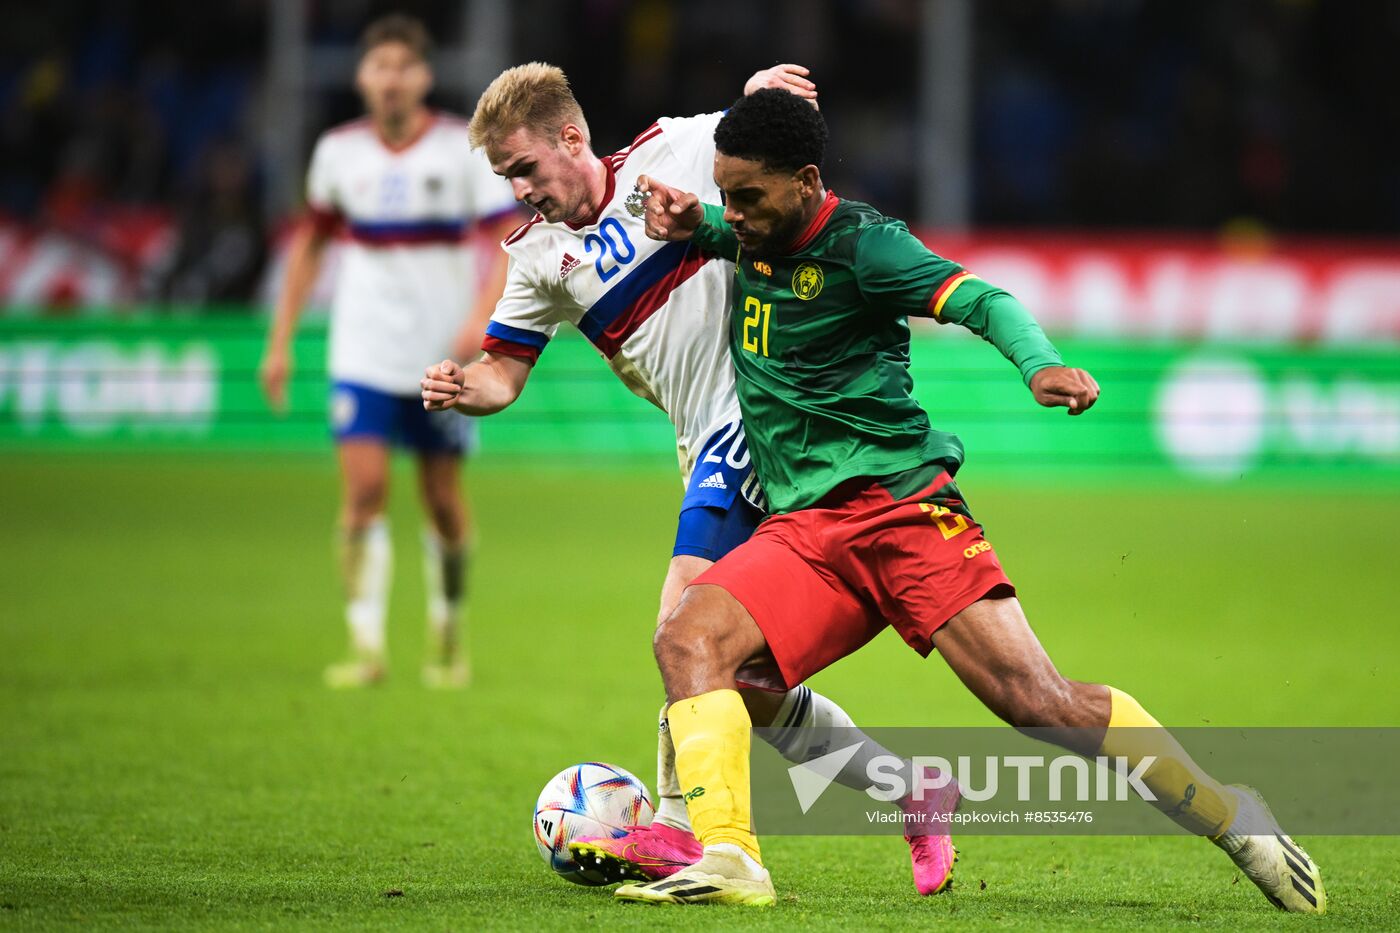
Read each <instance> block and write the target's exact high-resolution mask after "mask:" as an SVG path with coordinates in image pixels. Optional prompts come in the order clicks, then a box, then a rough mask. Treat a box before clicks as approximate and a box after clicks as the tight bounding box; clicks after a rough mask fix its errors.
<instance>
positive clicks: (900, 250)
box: [693, 194, 1061, 512]
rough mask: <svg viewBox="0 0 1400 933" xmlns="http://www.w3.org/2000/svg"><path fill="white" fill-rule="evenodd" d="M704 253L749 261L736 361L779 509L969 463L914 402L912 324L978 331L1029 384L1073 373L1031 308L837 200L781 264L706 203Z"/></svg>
mask: <svg viewBox="0 0 1400 933" xmlns="http://www.w3.org/2000/svg"><path fill="white" fill-rule="evenodd" d="M693 242H695V243H696V244H697V245H698V246H700V247H701V248H702V249H705V250H709V251H712V252H715V253H718V254H720V255H722V256H724V257H726V258H733V259H734V260H735V262H736V268H735V282H734V290H733V295H734V298H733V309H732V313H731V316H730V325H729V327H730V354H731V356H732V358H733V362H734V370H735V377H736V379H735V382H736V387H737V390H738V395H739V407H740V409H741V410H742V412H743V416H744V427H745V433H746V435H747V437H748V444H749V450H750V452H751V455H752V457H753V463H754V468H755V469H756V470H757V472H758V478H759V480H760V481H761V482H762V483H763V487H764V491H765V493H766V494H767V496H768V500H769V504H770V507H771V509H772V510H773V511H774V512H791V511H794V510H797V509H802V508H807V507H810V506H811V505H813V504H815V503H816V502H817V501H818V500H819V499H821V498H822V496H824V495H825V494H826V493H828V492H829V491H830V490H831V489H832V488H833V487H835V486H836V485H837V484H839V483H841V482H843V481H844V480H847V479H852V478H855V477H873V478H874V477H891V476H893V475H895V474H898V473H902V472H904V471H907V470H911V469H914V468H916V467H920V466H922V465H924V464H927V463H931V462H933V461H941V462H944V463H946V464H948V466H949V467H950V468H951V469H956V467H957V466H958V465H959V464H961V462H962V458H963V447H962V442H961V441H960V440H958V438H957V436H956V435H953V434H949V433H947V432H944V431H936V430H934V429H933V427H932V425H931V424H930V423H929V418H928V415H927V414H925V412H924V410H923V409H922V408H921V407H920V406H919V404H918V402H916V401H914V399H913V397H912V395H911V394H910V393H911V390H912V389H913V379H912V378H911V377H910V375H909V321H908V319H909V317H910V316H931V317H935V318H937V319H939V320H942V321H951V322H954V323H964V324H968V325H969V326H970V327H971V329H973V330H975V331H977V332H979V333H983V334H984V336H988V339H991V340H992V342H994V343H996V344H997V346H998V348H999V349H1001V350H1002V352H1003V353H1004V354H1007V355H1008V356H1009V357H1010V358H1012V359H1013V361H1014V362H1016V363H1017V365H1018V366H1019V367H1020V368H1021V372H1022V374H1023V376H1024V378H1025V379H1026V381H1027V383H1029V380H1030V377H1031V376H1032V375H1034V373H1035V372H1036V371H1038V370H1040V369H1043V368H1045V367H1046V366H1057V365H1061V363H1060V358H1059V355H1058V354H1057V353H1056V352H1055V350H1054V347H1053V346H1051V345H1050V344H1049V341H1048V340H1046V339H1045V336H1044V334H1043V333H1042V332H1041V331H1040V328H1039V326H1038V325H1036V324H1035V322H1034V320H1032V319H1030V316H1029V314H1027V313H1025V311H1024V309H1023V308H1021V306H1020V304H1019V303H1018V302H1015V300H1014V299H1012V298H1011V297H1010V296H1009V295H1007V294H1006V293H1005V292H1003V291H1001V290H999V289H996V288H993V287H992V286H990V285H988V284H986V283H985V282H982V281H981V280H980V279H977V278H976V277H975V276H973V275H971V274H970V273H968V272H967V271H966V270H964V269H963V268H962V267H961V266H959V265H958V264H957V263H954V262H951V261H949V260H947V259H943V258H942V257H940V256H937V255H935V254H933V253H932V252H930V251H929V250H928V248H927V247H925V246H924V245H923V243H921V242H920V241H919V240H918V239H916V238H915V237H914V235H913V234H911V233H910V232H909V228H908V227H906V226H905V225H904V223H903V222H902V221H898V220H894V219H892V218H889V217H885V216H883V215H881V214H880V213H879V212H878V211H876V210H875V209H874V208H872V207H870V206H869V205H868V204H862V203H860V202H858V201H843V200H840V199H838V198H837V197H836V196H835V195H832V194H828V195H827V199H826V201H825V202H824V203H823V205H822V208H821V212H820V213H819V214H818V215H817V217H816V218H815V220H814V221H813V223H812V225H811V226H810V227H809V228H808V230H807V231H806V232H805V233H804V234H803V235H802V236H801V237H799V238H798V240H797V241H796V242H795V243H794V244H793V246H792V247H791V248H790V249H789V252H788V253H787V254H786V255H780V256H779V255H774V256H769V255H764V256H759V255H750V254H747V253H742V252H741V251H740V248H739V242H738V240H737V239H736V238H735V237H734V234H733V231H732V230H730V228H729V227H728V225H727V224H725V223H724V221H723V209H722V208H720V207H716V206H714V205H705V221H704V223H703V224H702V225H701V227H700V228H699V229H698V230H697V231H696V232H695V235H694V237H693ZM999 299H1004V301H1002V306H1003V307H1002V309H1001V310H1002V311H1003V312H1005V313H1002V314H1000V315H999V316H998V319H999V320H1000V322H1001V324H1002V326H1001V327H1000V332H999V333H997V334H995V335H991V336H989V335H987V334H986V333H985V330H986V328H983V329H979V327H978V322H979V321H980V322H982V323H985V322H986V321H988V320H990V319H991V318H992V317H993V316H994V315H992V314H990V313H989V312H991V311H992V310H993V309H994V305H996V303H997V302H998V300H999ZM1006 302H1010V304H1011V305H1014V308H1011V309H1010V311H1009V312H1007V305H1006ZM1018 309H1019V312H1018ZM979 315H980V317H979ZM1008 315H1009V317H1010V318H1011V320H1010V321H1009V323H1010V328H1009V329H1008V327H1007V326H1006V325H1007V324H1008ZM1026 322H1029V325H1030V330H1028V329H1027V328H1026V326H1025V325H1026ZM1008 341H1010V343H1011V344H1012V345H1013V346H1011V347H1010V348H1008V346H1004V345H1003V344H1005V343H1007V342H1008Z"/></svg>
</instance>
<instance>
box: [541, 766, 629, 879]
mask: <svg viewBox="0 0 1400 933" xmlns="http://www.w3.org/2000/svg"><path fill="white" fill-rule="evenodd" d="M652 812H653V810H652V805H651V796H650V795H649V794H648V793H647V789H646V785H645V784H643V783H642V782H641V781H639V780H637V778H636V777H634V776H633V775H632V774H631V773H630V772H628V771H626V770H624V769H622V768H619V767H618V766H617V765H608V764H603V763H602V762H598V761H586V762H584V763H583V764H579V765H572V766H571V767H568V768H565V769H564V770H563V771H560V772H559V773H558V774H556V775H555V776H554V777H553V778H552V779H551V780H550V782H549V783H548V784H546V785H545V786H544V790H542V791H540V799H539V800H538V801H537V802H536V803H535V845H537V846H539V850H540V857H541V858H543V859H544V860H545V863H546V864H547V865H549V867H550V868H552V869H554V871H555V872H556V873H557V874H558V875H560V876H561V877H563V878H567V879H568V880H569V881H572V882H573V883H574V884H592V885H597V884H607V883H608V882H607V880H606V879H605V878H603V876H602V875H600V874H598V873H597V872H595V871H593V870H592V869H587V868H584V867H583V866H581V865H579V864H578V863H577V862H575V861H574V859H573V856H571V855H570V854H569V843H570V842H572V841H573V840H575V839H578V838H580V837H582V836H610V837H612V838H617V837H618V836H621V835H622V834H623V833H624V832H626V830H625V829H624V827H627V826H645V825H647V824H649V823H650V822H651V817H652Z"/></svg>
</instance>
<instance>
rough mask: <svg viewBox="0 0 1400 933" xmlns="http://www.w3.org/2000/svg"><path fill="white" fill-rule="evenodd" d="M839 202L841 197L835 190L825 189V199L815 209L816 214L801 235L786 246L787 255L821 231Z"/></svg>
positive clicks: (798, 249) (803, 246)
mask: <svg viewBox="0 0 1400 933" xmlns="http://www.w3.org/2000/svg"><path fill="white" fill-rule="evenodd" d="M840 203H841V199H840V198H838V197H837V196H836V192H835V191H827V193H826V200H824V201H822V206H821V208H820V209H819V210H818V211H817V216H815V217H813V218H812V222H811V223H810V224H808V225H807V229H806V230H803V231H802V235H801V236H799V237H798V238H797V239H796V240H794V241H793V243H792V245H791V246H789V247H788V248H787V253H788V254H789V255H791V254H792V253H796V252H798V251H800V250H802V249H803V248H805V247H806V246H807V244H808V243H810V242H812V240H813V239H815V238H816V236H817V234H818V233H821V232H822V228H823V227H825V226H826V222H827V221H828V220H830V219H831V214H832V212H833V211H835V210H836V205H838V204H840Z"/></svg>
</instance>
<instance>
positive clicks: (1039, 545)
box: [0, 455, 1400, 931]
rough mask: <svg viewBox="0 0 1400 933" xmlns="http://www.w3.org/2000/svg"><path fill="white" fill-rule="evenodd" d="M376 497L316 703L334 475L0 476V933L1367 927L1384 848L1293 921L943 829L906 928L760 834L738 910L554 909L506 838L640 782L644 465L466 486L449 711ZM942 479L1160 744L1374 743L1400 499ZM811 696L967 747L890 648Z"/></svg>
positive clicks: (790, 843)
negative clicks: (465, 660) (564, 801)
mask: <svg viewBox="0 0 1400 933" xmlns="http://www.w3.org/2000/svg"><path fill="white" fill-rule="evenodd" d="M395 479H396V486H397V488H396V490H395V492H396V495H395V497H394V498H395V502H394V506H393V511H392V514H393V523H394V524H393V535H394V539H395V542H396V562H397V572H396V574H397V575H396V579H397V582H398V585H397V587H396V589H395V595H394V600H393V621H392V623H391V630H390V643H391V654H392V657H391V662H392V677H391V680H390V682H389V683H388V684H386V685H385V686H384V687H383V688H381V689H376V690H373V691H369V692H360V693H331V692H328V691H327V690H325V689H323V688H322V687H321V685H320V681H319V675H320V670H321V667H322V666H323V665H324V664H325V663H326V662H327V661H329V660H331V659H332V658H334V657H335V656H336V655H337V654H338V653H339V651H340V650H341V648H342V632H341V626H340V622H339V613H338V596H337V586H336V581H335V570H334V567H335V565H334V557H333V548H332V536H331V532H330V529H331V525H332V521H333V515H334V509H335V497H336V489H335V477H334V472H333V469H332V467H331V464H330V463H329V460H328V459H327V458H315V457H301V458H296V457H286V458H281V459H274V460H271V461H266V460H261V461H260V460H257V459H254V458H252V457H242V458H225V459H215V458H205V459H198V458H194V457H189V458H183V459H182V458H177V457H164V458H161V457H151V458H146V459H142V458H136V457H128V458H116V459H115V460H114V459H113V458H111V457H106V458H102V459H101V460H99V459H98V458H96V457H81V458H80V457H77V456H68V457H41V456H37V455H36V456H27V455H26V456H15V455H10V456H7V457H6V458H5V459H3V460H0V489H3V493H0V501H3V510H2V514H0V524H2V525H3V532H0V568H3V571H0V579H2V580H3V582H0V615H3V620H2V621H0V709H3V716H2V717H0V928H5V929H68V928H72V929H76V928H79V927H82V928H104V929H154V928H163V929H174V930H202V929H250V930H251V929H271V928H276V929H300V930H348V929H373V930H392V929H413V930H434V931H442V930H457V931H467V930H473V929H478V928H483V927H487V928H527V929H534V930H544V929H588V928H594V927H605V926H606V927H616V928H644V927H666V928H671V927H686V928H689V927H725V928H730V927H749V926H752V927H765V928H774V929H791V928H795V927H799V926H800V927H804V928H808V929H827V928H841V929H846V930H859V929H875V928H907V927H912V926H914V925H916V924H917V925H935V924H956V925H957V928H958V929H984V928H995V927H1033V928H1046V929H1063V930H1077V929H1083V928H1086V927H1104V928H1121V929H1152V928H1159V927H1164V926H1169V925H1178V924H1180V925H1185V926H1191V927H1196V928H1201V929H1229V930H1243V929H1254V928H1261V929H1262V928H1269V929H1273V928H1280V927H1287V928H1294V929H1301V928H1302V925H1303V924H1307V925H1309V928H1310V929H1313V928H1315V929H1322V928H1324V927H1325V928H1329V929H1330V928H1342V927H1368V928H1381V927H1386V926H1394V925H1395V924H1396V923H1397V919H1396V918H1397V916H1400V884H1397V880H1396V878H1397V869H1400V840H1396V839H1379V838H1306V839H1305V840H1304V842H1305V844H1306V845H1308V847H1309V849H1310V851H1311V852H1312V854H1313V855H1314V857H1316V858H1317V859H1318V861H1319V863H1320V864H1321V865H1322V867H1323V870H1324V873H1325V879H1326V882H1327V887H1328V891H1329V894H1330V897H1331V902H1332V911H1331V913H1330V915H1329V916H1328V917H1326V918H1322V919H1321V920H1320V921H1317V920H1312V919H1309V918H1296V917H1288V916H1284V915H1280V914H1277V913H1276V912H1275V911H1274V910H1273V909H1272V908H1270V907H1269V906H1268V905H1267V904H1266V902H1265V901H1264V899H1263V898H1262V897H1261V896H1260V895H1259V894H1258V893H1257V892H1256V891H1255V890H1254V888H1253V886H1252V885H1250V884H1249V883H1248V882H1247V881H1245V880H1243V879H1242V878H1241V877H1240V876H1239V874H1238V873H1237V872H1235V871H1234V870H1233V868H1232V866H1231V865H1230V864H1229V862H1228V860H1226V859H1225V858H1224V857H1223V856H1222V855H1221V854H1219V853H1217V852H1215V851H1214V850H1212V849H1211V848H1210V847H1209V846H1208V845H1205V844H1202V843H1200V842H1198V841H1196V840H1191V839H1183V838H1165V837H1163V838H1144V839H1127V838H1101V839H1100V838H1093V839H1085V838H1077V839H1070V838H1051V837H1039V838H1002V839H997V838H990V837H975V836H969V837H963V838H962V839H961V841H960V845H961V848H962V851H963V859H962V861H961V863H960V864H959V866H958V870H957V875H956V880H957V884H956V887H955V889H954V890H953V891H952V892H951V893H950V894H948V895H944V896H940V897H937V898H933V899H920V898H918V897H917V896H915V894H914V893H913V888H912V885H911V884H910V881H909V869H908V865H907V863H906V854H905V848H904V846H903V843H902V842H901V841H900V840H899V839H897V838H859V839H843V838H830V837H826V838H771V839H769V840H767V841H766V842H765V852H766V855H767V861H768V863H769V866H770V867H771V869H772V871H773V875H774V878H775V880H776V883H777V885H778V889H779V896H780V904H779V906H778V907H777V908H776V909H775V910H772V911H766V912H765V911H750V912H737V911H734V910H729V911H725V910H723V909H708V910H700V909H691V910H687V911H684V912H682V910H681V909H666V908H647V907H634V906H629V907H623V906H620V905H618V904H615V903H613V902H612V901H611V899H610V898H609V896H608V894H607V891H606V890H597V889H585V888H578V887H574V886H572V885H569V884H567V883H564V882H562V881H559V880H556V879H555V878H553V877H552V876H550V875H549V874H548V873H547V871H546V870H545V868H544V866H543V865H542V863H541V862H540V860H539V857H538V856H537V855H536V853H535V849H534V845H533V843H532V841H531V836H530V812H531V807H532V804H533V802H534V797H535V795H536V793H537V792H538V790H539V788H540V787H541V785H542V784H543V783H544V781H545V780H546V779H547V778H548V777H549V776H550V775H552V774H553V773H554V772H555V771H556V770H558V769H559V768H561V767H563V766H564V765H567V764H570V763H572V762H575V761H580V760H587V759H591V758H600V759H605V760H610V761H614V762H616V763H618V764H621V765H623V766H625V767H627V768H629V769H631V770H633V771H635V772H636V773H637V774H639V775H641V776H643V778H644V779H645V780H646V781H647V782H648V784H650V783H652V780H653V760H654V736H653V729H654V721H655V719H654V717H655V714H656V709H657V707H658V705H659V699H660V689H659V686H660V685H659V680H658V677H657V675H656V672H655V668H654V666H653V664H652V661H651V656H650V631H651V627H652V620H653V616H654V614H655V600H656V595H657V590H658V588H659V585H660V580H661V576H662V573H663V569H664V565H665V561H666V558H667V555H668V554H669V544H670V534H671V533H672V530H673V525H672V522H673V519H674V509H675V505H676V502H677V499H678V495H679V489H678V487H677V485H676V483H675V480H674V477H673V476H672V475H671V473H670V471H669V470H668V469H667V468H665V467H664V466H663V467H655V468H652V467H645V466H636V465H634V466H631V467H609V466H607V465H589V466H587V467H579V466H578V465H573V466H572V467H571V468H569V469H567V470H565V469H563V468H558V469H551V468H547V467H531V466H529V465H521V464H509V463H500V462H497V463H492V462H490V461H487V462H484V463H483V464H482V465H480V466H478V467H475V468H474V469H473V471H472V474H471V485H472V488H473V494H474V498H475V502H476V509H477V517H478V525H479V537H480V550H479V556H478V559H477V560H476V563H475V565H474V568H473V577H474V586H473V601H472V609H471V612H472V630H471V636H470V640H471V644H472V649H473V653H474V658H475V668H476V684H475V686H473V688H472V689H470V690H469V691H466V692H463V693H455V694H441V693H431V692H428V691H425V690H424V689H423V688H421V687H420V686H419V684H418V680H417V668H418V662H419V655H420V648H421V645H422V641H423V637H422V631H421V621H420V620H421V617H422V613H421V608H420V603H421V598H422V597H421V583H420V573H419V561H418V547H417V541H418V522H417V517H416V514H415V506H414V503H413V498H412V497H413V490H412V476H411V474H410V473H408V472H407V471H400V472H399V473H397V474H396V477H395ZM962 480H963V486H964V489H965V491H966V492H967V493H968V495H969V498H970V499H971V501H972V505H973V507H974V509H975V511H976V512H977V514H978V517H979V518H980V519H981V520H982V521H983V522H985V523H986V524H987V526H988V528H989V535H990V537H991V539H992V541H993V542H994V543H995V544H997V546H998V550H999V551H1000V553H1001V554H1002V556H1003V558H1004V560H1005V562H1006V564H1007V566H1008V569H1009V571H1010V572H1011V574H1012V576H1013V578H1014V579H1015V580H1016V581H1017V583H1018V584H1019V585H1020V587H1021V589H1022V595H1023V599H1024V601H1025V604H1026V606H1027V611H1028V613H1029V615H1030V617H1031V620H1032V623H1033V624H1034V625H1035V626H1036V628H1037V631H1038V633H1039V634H1040V637H1041V639H1042V640H1043V641H1044V642H1045V643H1046V645H1047V647H1048V648H1049V650H1050V651H1051V653H1052V655H1053V656H1055V657H1056V659H1057V661H1058V663H1059V665H1060V666H1061V668H1062V669H1063V670H1064V671H1065V672H1066V673H1067V674H1069V675H1070V676H1075V677H1079V678H1085V679H1101V680H1106V681H1109V682H1112V683H1114V684H1116V685H1118V686H1121V687H1123V688H1124V689H1127V690H1130V691H1131V692H1132V693H1134V694H1135V695H1136V696H1137V697H1138V698H1139V699H1141V700H1142V701H1143V702H1144V703H1145V704H1146V705H1147V706H1148V707H1149V708H1150V709H1151V710H1152V711H1154V713H1155V714H1156V715H1157V716H1158V717H1159V718H1160V719H1162V720H1163V721H1164V722H1166V723H1167V724H1169V725H1198V724H1200V723H1202V722H1205V721H1208V722H1210V723H1213V724H1235V725H1343V724H1350V725H1400V696H1397V693H1396V691H1395V684H1396V683H1397V682H1400V670H1397V663H1400V662H1397V658H1398V657H1400V627H1397V626H1396V624H1395V621H1396V617H1397V616H1396V606H1397V604H1400V599H1397V597H1400V574H1397V572H1396V566H1395V554H1396V540H1397V539H1396V532H1395V528H1396V527H1397V526H1400V493H1397V492H1396V491H1394V490H1391V491H1388V492H1387V491H1385V490H1372V491H1369V492H1363V491H1357V492H1353V493H1345V494H1327V495H1322V494H1320V493H1318V492H1317V491H1315V490H1311V489H1304V488H1283V487H1279V488H1272V489H1263V488H1254V489H1245V488H1240V489H1217V488H1211V487H1203V486H1201V487H1198V486H1189V485H1188V486H1177V487H1175V488H1171V487H1167V486H1165V485H1164V486H1161V487H1148V486H1142V485H1140V486H1138V487H1137V488H1124V487H1120V488H1102V487H1093V486H1090V485H1089V484H1087V483H1085V484H1081V485H1078V486H1064V487H1056V488H1049V487H1036V486H1034V485H1025V484H1018V483H1013V482H1010V481H1007V480H1001V479H997V480H993V479H991V478H983V479H980V480H979V477H978V474H977V471H976V470H975V469H971V468H969V470H968V471H967V472H966V473H965V475H964V476H963V477H962ZM814 685H815V686H816V687H817V688H818V689H820V690H822V691H823V692H825V693H827V694H829V695H830V696H832V697H833V698H835V699H836V700H838V701H839V702H841V703H842V704H843V705H845V707H846V708H847V709H848V710H849V711H850V712H851V713H852V715H853V716H855V718H856V719H857V720H858V721H860V722H863V723H864V724H867V725H885V726H888V725H920V724H949V725H977V724H987V723H989V722H990V721H991V720H990V717H989V716H988V714H987V713H985V712H984V711H983V710H982V709H981V708H980V707H979V706H978V704H977V703H976V701H975V700H973V699H972V698H971V697H970V696H969V695H968V694H967V693H966V692H965V691H964V690H963V688H962V687H961V686H959V685H958V684H957V683H956V681H955V680H954V678H953V677H952V676H951V675H950V673H949V672H948V671H947V669H946V668H945V667H944V665H943V664H942V663H941V662H940V661H939V660H938V659H937V657H936V656H935V657H933V658H930V659H929V660H928V661H921V660H919V659H918V658H917V657H916V656H915V655H913V653H912V652H909V651H908V650H907V649H904V648H903V647H902V645H900V644H899V643H898V641H897V639H895V638H892V637H890V636H889V635H888V634H886V635H885V636H882V637H881V638H879V639H877V640H876V642H875V643H874V644H873V645H872V646H871V647H870V648H869V649H867V650H866V651H864V652H862V653H861V654H859V655H857V656H856V657H854V658H851V659H848V660H847V661H845V662H843V663H841V664H839V665H837V666H836V667H835V668H833V669H832V670H829V671H827V672H825V673H824V674H822V675H821V676H820V677H819V678H817V680H816V682H815V684H814ZM1318 792H1319V793H1327V792H1328V789H1327V788H1318ZM394 892H398V893H394Z"/></svg>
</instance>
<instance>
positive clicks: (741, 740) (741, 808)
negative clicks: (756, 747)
mask: <svg viewBox="0 0 1400 933" xmlns="http://www.w3.org/2000/svg"><path fill="white" fill-rule="evenodd" d="M666 718H667V719H668V720H669V721H670V724H671V741H672V742H673V743H674V744H675V746H676V776H677V777H679V778H680V784H681V791H682V793H683V794H684V796H685V808H686V811H687V812H688V813H689V814H690V825H691V826H692V827H693V828H694V830H695V837H696V838H697V839H699V840H700V841H701V842H702V843H703V844H705V845H707V846H709V845H714V844H716V843H720V842H729V843H733V844H734V845H736V846H738V847H739V848H741V849H743V850H744V851H745V852H747V853H748V854H749V855H751V856H752V857H753V859H754V861H756V862H759V863H760V864H762V860H761V859H760V858H759V854H758V837H757V836H755V835H754V834H753V810H752V807H751V805H750V803H749V729H750V728H751V726H752V725H753V723H752V722H751V721H750V720H749V711H748V710H747V709H745V708H744V701H743V700H742V699H740V698H739V694H738V692H737V691H735V690H712V691H711V692H709V693H702V694H700V695H699V696H695V697H691V698H689V699H687V700H679V701H677V702H675V703H672V704H671V708H670V709H669V710H668V711H667V713H666Z"/></svg>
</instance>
